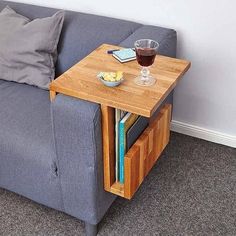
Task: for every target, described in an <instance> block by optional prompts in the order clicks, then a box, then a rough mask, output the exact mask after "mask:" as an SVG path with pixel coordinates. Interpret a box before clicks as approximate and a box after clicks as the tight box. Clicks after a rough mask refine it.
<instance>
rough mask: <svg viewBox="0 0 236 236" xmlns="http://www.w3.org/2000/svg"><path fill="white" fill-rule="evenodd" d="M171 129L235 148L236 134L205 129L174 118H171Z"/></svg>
mask: <svg viewBox="0 0 236 236" xmlns="http://www.w3.org/2000/svg"><path fill="white" fill-rule="evenodd" d="M171 130H172V131H175V132H177V133H181V134H186V135H189V136H192V137H196V138H200V139H204V140H207V141H210V142H214V143H219V144H223V145H226V146H230V147H234V148H236V136H232V135H228V134H224V133H221V132H217V131H214V130H209V129H205V128H202V127H198V126H194V125H190V124H187V123H183V122H180V121H176V120H172V122H171Z"/></svg>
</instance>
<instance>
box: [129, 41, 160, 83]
mask: <svg viewBox="0 0 236 236" xmlns="http://www.w3.org/2000/svg"><path fill="white" fill-rule="evenodd" d="M134 46H135V51H136V58H137V61H138V64H139V65H141V66H142V70H141V74H140V75H139V76H138V77H136V78H135V80H134V81H135V83H136V84H138V85H140V86H152V85H153V84H155V83H156V79H155V78H154V77H152V76H151V75H150V71H149V69H148V67H149V66H151V65H152V64H153V63H154V61H155V57H156V54H157V49H158V47H159V44H158V42H156V41H154V40H152V39H139V40H137V41H136V42H135V43H134Z"/></svg>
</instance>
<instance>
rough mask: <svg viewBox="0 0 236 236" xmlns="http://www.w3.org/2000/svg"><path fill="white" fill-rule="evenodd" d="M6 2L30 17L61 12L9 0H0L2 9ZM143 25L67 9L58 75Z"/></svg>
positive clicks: (60, 43) (59, 54)
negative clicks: (99, 47)
mask: <svg viewBox="0 0 236 236" xmlns="http://www.w3.org/2000/svg"><path fill="white" fill-rule="evenodd" d="M6 5H9V6H10V7H12V8H13V9H14V10H15V11H17V12H18V13H19V14H22V15H24V16H26V17H28V18H30V19H35V18H42V17H48V16H51V15H52V14H54V13H55V12H56V11H58V10H57V9H52V8H46V7H40V6H34V5H28V4H22V3H14V2H8V1H0V10H2V9H3V8H4V7H5V6H6ZM141 26H142V25H141V24H138V23H134V22H129V21H125V20H119V19H114V18H109V17H103V16H96V15H91V14H84V13H79V12H73V11H65V20H64V26H63V29H62V34H61V38H60V41H59V47H58V60H57V65H56V74H57V75H60V74H62V73H63V72H64V71H66V70H67V69H69V68H70V67H71V66H72V65H74V64H75V63H77V62H78V61H79V60H81V59H82V58H84V57H85V56H86V55H88V54H89V53H90V52H91V51H93V50H94V49H95V48H96V47H98V46H99V45H101V44H103V43H110V44H119V43H120V42H122V41H123V40H125V39H126V38H127V37H128V36H129V35H131V34H132V33H133V32H134V31H135V30H136V29H138V28H139V27H141Z"/></svg>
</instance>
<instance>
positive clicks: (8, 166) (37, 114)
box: [0, 80, 61, 209]
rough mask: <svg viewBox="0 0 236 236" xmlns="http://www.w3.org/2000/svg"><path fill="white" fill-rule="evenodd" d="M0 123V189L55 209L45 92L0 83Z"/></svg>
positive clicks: (53, 160) (56, 185)
mask: <svg viewBox="0 0 236 236" xmlns="http://www.w3.org/2000/svg"><path fill="white" fill-rule="evenodd" d="M0 121H1V122H0V163H1V165H0V186H2V187H4V188H7V189H9V190H12V191H15V192H18V193H20V194H22V195H24V196H26V197H29V198H31V199H33V200H35V201H38V202H40V203H44V204H46V205H48V204H49V202H50V203H51V204H53V206H54V207H55V208H57V209H58V208H59V206H60V205H61V203H60V201H61V200H60V199H59V198H60V191H59V190H60V188H59V186H60V185H59V180H58V177H57V164H56V154H55V149H54V144H53V135H52V126H51V119H50V101H49V94H48V91H45V90H42V89H38V88H36V87H33V86H30V85H22V84H18V83H15V82H7V81H3V80H0ZM50 189H55V191H51V190H50ZM55 193H57V194H55ZM52 194H53V195H55V196H51V195H52ZM56 195H58V196H56ZM51 206H52V205H51Z"/></svg>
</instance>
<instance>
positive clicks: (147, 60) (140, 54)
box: [136, 48, 156, 67]
mask: <svg viewBox="0 0 236 236" xmlns="http://www.w3.org/2000/svg"><path fill="white" fill-rule="evenodd" d="M136 57H137V61H138V64H139V65H141V66H145V67H147V66H151V65H152V64H153V63H154V61H155V57H156V50H155V49H152V48H138V49H136Z"/></svg>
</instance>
